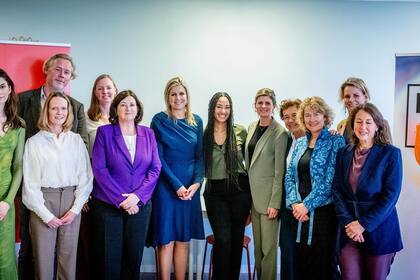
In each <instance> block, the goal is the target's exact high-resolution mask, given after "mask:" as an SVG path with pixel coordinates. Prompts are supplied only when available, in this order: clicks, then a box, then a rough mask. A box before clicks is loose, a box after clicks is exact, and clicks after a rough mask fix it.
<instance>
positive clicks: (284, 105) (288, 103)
mask: <svg viewBox="0 0 420 280" xmlns="http://www.w3.org/2000/svg"><path fill="white" fill-rule="evenodd" d="M301 103H302V100H300V99H299V98H296V99H284V100H282V101H281V102H280V105H279V108H280V118H281V119H283V111H284V110H287V109H289V108H290V107H293V106H296V108H298V109H299V106H300V104H301Z"/></svg>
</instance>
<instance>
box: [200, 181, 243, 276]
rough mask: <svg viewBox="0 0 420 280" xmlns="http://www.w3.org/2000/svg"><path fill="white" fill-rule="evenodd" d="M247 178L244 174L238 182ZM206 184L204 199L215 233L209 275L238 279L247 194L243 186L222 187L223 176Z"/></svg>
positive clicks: (223, 185)
mask: <svg viewBox="0 0 420 280" xmlns="http://www.w3.org/2000/svg"><path fill="white" fill-rule="evenodd" d="M244 180H246V181H244ZM247 180H248V178H247V177H245V176H244V177H243V178H242V179H241V180H240V182H241V181H243V182H245V184H247ZM207 185H208V187H206V191H205V193H204V201H205V203H206V209H207V215H208V218H209V221H210V225H211V228H212V230H213V234H214V237H215V244H214V247H213V274H212V275H213V277H212V278H213V279H217V280H220V279H229V280H232V279H238V278H239V273H240V269H241V262H242V250H243V247H242V245H243V237H244V231H245V222H246V219H247V217H248V214H249V211H250V209H251V194H250V192H249V188H248V187H247V186H244V191H237V190H236V191H226V189H227V188H226V180H208V181H207ZM210 185H211V187H210Z"/></svg>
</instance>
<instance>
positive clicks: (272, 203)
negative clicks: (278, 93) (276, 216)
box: [245, 119, 287, 214]
mask: <svg viewBox="0 0 420 280" xmlns="http://www.w3.org/2000/svg"><path fill="white" fill-rule="evenodd" d="M257 126H258V121H257V122H254V123H252V124H251V125H250V126H249V128H248V136H247V138H246V142H245V166H246V169H247V171H248V176H249V183H250V186H251V195H252V203H253V204H254V208H255V210H257V212H258V213H260V214H265V213H267V208H269V207H270V208H276V209H280V206H281V200H282V190H283V176H284V173H285V168H286V163H285V162H286V150H287V132H286V129H285V128H284V127H283V126H281V125H280V124H279V123H278V122H277V121H276V120H274V119H273V122H272V123H271V124H270V126H269V127H268V128H267V130H266V131H265V132H264V134H263V135H262V136H261V138H260V139H259V140H258V142H257V145H256V147H255V150H254V154H253V155H252V159H251V160H250V159H249V153H248V144H249V141H250V140H251V138H252V135H254V132H255V129H256V128H257Z"/></svg>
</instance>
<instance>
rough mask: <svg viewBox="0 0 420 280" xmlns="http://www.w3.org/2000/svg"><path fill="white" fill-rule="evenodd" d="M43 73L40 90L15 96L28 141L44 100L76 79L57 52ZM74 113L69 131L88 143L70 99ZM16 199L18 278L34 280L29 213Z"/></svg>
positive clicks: (69, 64)
mask: <svg viewBox="0 0 420 280" xmlns="http://www.w3.org/2000/svg"><path fill="white" fill-rule="evenodd" d="M43 71H44V74H45V83H44V85H42V86H41V87H40V88H37V89H33V90H28V91H25V92H22V93H20V94H18V98H19V101H18V115H19V116H20V117H22V118H23V119H24V120H25V123H26V135H25V138H26V139H28V138H30V137H32V136H33V135H35V134H36V133H38V131H39V128H38V119H39V116H40V112H41V110H42V108H43V106H44V103H45V100H46V99H47V97H48V95H49V94H50V93H52V92H64V89H65V88H66V86H67V85H68V83H69V82H70V80H72V79H75V78H76V74H75V65H74V63H73V59H72V58H71V56H69V55H68V54H64V53H58V54H55V55H53V56H51V57H50V58H49V59H47V60H46V61H45V62H44V66H43ZM69 99H70V102H71V106H72V109H73V114H74V121H73V126H72V128H71V131H73V132H75V133H78V134H80V136H81V137H82V139H83V141H84V142H85V144H87V132H86V121H85V114H84V108H83V104H82V103H80V102H78V101H77V100H75V99H74V98H72V97H69ZM18 198H19V203H20V205H19V213H20V215H19V217H20V239H21V246H20V250H19V257H18V272H19V279H20V280H23V279H25V280H26V279H30V280H33V279H34V278H35V277H34V276H35V273H34V264H33V255H32V246H31V241H30V236H29V215H30V212H29V210H28V209H27V208H26V207H25V206H24V205H23V203H22V198H21V194H19V196H18Z"/></svg>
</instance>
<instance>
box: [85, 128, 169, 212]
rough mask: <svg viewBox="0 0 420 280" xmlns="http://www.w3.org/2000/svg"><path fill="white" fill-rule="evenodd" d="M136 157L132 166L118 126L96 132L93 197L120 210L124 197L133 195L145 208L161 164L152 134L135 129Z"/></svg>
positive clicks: (145, 129)
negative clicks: (126, 194) (127, 194)
mask: <svg viewBox="0 0 420 280" xmlns="http://www.w3.org/2000/svg"><path fill="white" fill-rule="evenodd" d="M136 130H137V137H136V154H135V157H134V162H133V163H132V162H131V157H130V153H129V151H128V148H127V145H126V144H125V142H124V137H123V134H122V133H121V128H120V126H119V124H118V123H117V124H110V125H104V126H100V127H99V128H98V131H97V134H96V139H95V144H94V145H93V150H92V169H93V174H94V176H95V181H94V184H93V191H92V195H93V197H95V198H96V199H99V200H101V201H103V202H106V203H108V204H112V205H114V206H115V207H117V208H120V206H119V204H120V203H121V202H122V201H123V200H125V197H123V196H122V194H123V193H135V194H136V195H137V196H138V198H139V199H140V201H141V203H142V204H143V205H145V204H146V203H147V202H148V201H149V200H150V199H151V197H152V194H153V190H154V189H155V186H156V183H157V181H158V179H159V174H160V168H161V163H160V160H159V153H158V149H157V145H156V139H155V134H154V133H153V130H151V129H150V128H147V127H145V126H141V125H137V126H136Z"/></svg>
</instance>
